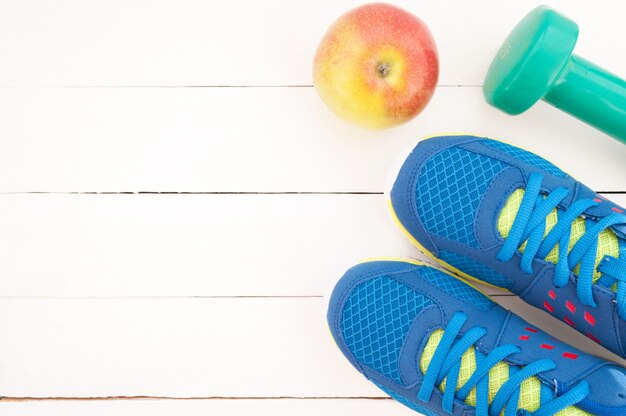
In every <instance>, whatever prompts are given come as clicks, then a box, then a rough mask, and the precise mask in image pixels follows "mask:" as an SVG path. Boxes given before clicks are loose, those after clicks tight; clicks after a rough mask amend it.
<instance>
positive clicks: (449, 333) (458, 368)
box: [328, 260, 626, 416]
mask: <svg viewBox="0 0 626 416" xmlns="http://www.w3.org/2000/svg"><path fill="white" fill-rule="evenodd" d="M328 323H329V326H330V330H331V333H332V335H333V338H334V339H335V342H336V343H337V345H338V346H339V348H340V349H341V351H342V352H343V354H344V355H345V356H346V358H347V359H348V360H349V361H350V363H352V365H353V366H354V367H355V368H356V369H357V370H359V371H360V372H361V373H362V374H363V375H364V376H365V377H366V378H367V379H369V380H370V381H372V382H373V383H374V384H376V385H377V386H378V387H379V388H380V389H382V390H383V391H384V392H385V393H387V394H388V395H390V396H391V397H392V398H394V399H396V400H397V401H399V402H400V403H402V404H404V405H405V406H408V407H409V408H411V409H413V410H415V411H417V412H419V413H422V414H424V415H428V416H431V415H458V416H461V415H463V416H472V415H476V416H496V415H501V414H503V415H504V416H516V415H517V416H521V415H534V416H552V415H555V414H556V415H559V416H586V415H590V414H594V415H607V416H608V415H611V416H614V415H626V370H624V369H622V368H620V367H618V366H616V365H615V364H612V363H610V362H608V361H604V360H602V359H600V358H597V357H593V356H591V355H587V354H585V353H583V352H581V351H578V350H576V349H574V348H573V347H571V346H569V345H567V344H564V343H562V342H560V341H557V340H555V339H553V338H551V337H550V336H548V335H547V334H545V333H544V332H542V331H540V330H539V329H537V328H536V327H534V326H532V325H529V324H528V323H526V322H525V321H523V320H522V319H521V318H519V317H517V316H516V315H514V314H513V313H511V312H509V311H506V310H505V309H503V308H501V307H500V306H498V305H497V304H495V303H494V302H492V301H491V300H490V299H489V298H488V297H486V296H485V295H483V294H482V293H480V292H479V291H478V290H476V289H474V288H473V287H472V286H470V285H469V284H467V283H464V282H462V281H461V280H458V279H457V278H455V277H453V275H451V274H448V273H446V272H443V271H440V270H438V269H435V268H432V267H430V266H427V265H425V264H423V263H419V262H409V261H401V260H385V261H370V262H365V263H361V264H359V265H357V266H355V267H353V268H352V269H350V270H348V272H346V274H345V275H344V276H343V278H342V279H341V280H340V281H339V283H338V284H337V286H336V287H335V290H334V291H333V294H332V296H331V297H330V300H329V308H328Z"/></svg>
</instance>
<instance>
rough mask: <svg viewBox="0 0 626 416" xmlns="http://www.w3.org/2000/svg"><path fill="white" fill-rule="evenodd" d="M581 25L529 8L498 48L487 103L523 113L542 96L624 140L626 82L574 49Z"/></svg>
mask: <svg viewBox="0 0 626 416" xmlns="http://www.w3.org/2000/svg"><path fill="white" fill-rule="evenodd" d="M577 39H578V25H577V24H576V23H575V22H573V21H572V20H570V19H568V18H567V17H565V16H563V15H561V14H559V13H557V12H556V11H554V10H552V9H550V8H549V7H547V6H539V7H537V8H536V9H534V10H533V11H531V12H530V13H529V14H528V15H527V16H526V17H525V18H524V19H523V20H522V21H521V22H520V23H519V24H518V25H517V26H516V27H515V29H513V32H511V34H510V35H509V36H508V38H507V39H506V40H505V42H504V44H503V45H502V46H501V47H500V50H499V51H498V54H497V55H496V58H495V59H494V61H493V62H492V63H491V67H490V68H489V71H488V73H487V77H486V79H485V83H484V87H483V92H484V95H485V98H486V100H487V102H489V103H490V104H491V105H493V106H494V107H497V108H499V109H500V110H502V111H504V112H506V113H509V114H513V115H515V114H520V113H522V112H524V111H526V110H528V109H529V108H530V107H532V105H533V104H535V103H536V102H537V101H539V100H540V99H543V100H544V101H547V102H548V103H550V104H552V105H553V106H555V107H557V108H560V109H561V110H563V111H565V112H567V113H569V114H571V115H573V116H574V117H577V118H578V119H580V120H583V121H584V122H586V123H588V124H590V125H592V126H594V127H596V128H597V129H599V130H601V131H603V132H605V133H607V134H609V135H611V136H613V137H615V138H617V139H619V140H621V141H623V142H626V81H624V80H623V79H620V78H619V77H617V76H615V75H613V74H611V73H609V72H608V71H605V70H604V69H602V68H600V67H598V66H596V65H594V64H593V63H591V62H589V61H587V60H585V59H583V58H580V57H578V56H576V55H573V54H572V51H573V50H574V46H575V45H576V40H577Z"/></svg>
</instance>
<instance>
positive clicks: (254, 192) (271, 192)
mask: <svg viewBox="0 0 626 416" xmlns="http://www.w3.org/2000/svg"><path fill="white" fill-rule="evenodd" d="M596 193H598V194H606V195H621V194H626V191H596ZM1 195H384V192H365V191H355V192H348V191H303V192H300V191H201V192H200V191H196V192H193V191H104V192H99V191H80V192H79V191H66V192H61V191H59V192H49V191H26V192H0V196H1Z"/></svg>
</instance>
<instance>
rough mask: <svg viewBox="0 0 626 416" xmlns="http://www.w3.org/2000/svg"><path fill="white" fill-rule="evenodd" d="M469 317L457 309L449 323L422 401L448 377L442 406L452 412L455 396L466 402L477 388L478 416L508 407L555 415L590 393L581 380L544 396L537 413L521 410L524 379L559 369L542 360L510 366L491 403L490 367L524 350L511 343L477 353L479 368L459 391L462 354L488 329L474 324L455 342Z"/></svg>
mask: <svg viewBox="0 0 626 416" xmlns="http://www.w3.org/2000/svg"><path fill="white" fill-rule="evenodd" d="M466 320H467V315H466V314H465V313H463V312H456V313H455V314H454V315H453V316H452V319H451V320H450V322H449V324H448V325H447V326H446V329H445V331H444V335H443V337H442V338H441V341H440V342H439V345H438V346H437V349H436V350H435V354H434V355H433V357H432V359H431V361H430V364H429V365H428V369H427V370H426V374H425V375H424V380H423V382H422V386H421V388H420V390H419V392H418V394H417V398H418V399H419V400H421V401H422V402H428V401H430V397H431V395H432V392H433V390H434V389H435V388H436V386H439V385H440V384H441V382H442V381H443V379H444V378H446V377H447V379H446V387H445V389H444V393H443V400H442V407H443V409H444V411H445V412H447V413H448V414H452V412H453V406H454V399H458V400H461V401H465V399H466V398H467V396H468V395H469V393H470V392H471V391H472V389H473V388H474V387H476V416H498V415H500V414H501V413H502V410H503V409H505V412H504V415H505V416H516V415H521V414H523V415H532V416H551V415H554V414H555V413H557V412H559V411H561V410H563V409H565V408H567V407H569V406H573V405H575V404H576V403H579V402H580V401H582V400H584V399H585V398H586V397H587V396H588V395H589V384H588V383H587V382H586V381H582V382H580V383H578V384H577V385H576V386H575V387H574V388H572V389H571V390H569V391H568V392H566V393H565V394H563V395H561V396H559V397H557V398H555V399H553V400H550V401H548V399H545V398H542V400H541V402H542V405H541V407H540V408H539V409H537V410H536V411H534V412H532V413H531V412H529V411H527V410H524V409H520V410H518V409H517V405H518V401H519V396H520V386H521V384H522V382H524V381H525V380H526V379H529V378H531V377H533V376H535V375H537V374H539V373H542V372H544V371H550V370H553V369H554V368H556V364H555V363H554V361H552V360H548V359H541V360H538V361H535V362H533V363H530V364H528V365H527V366H525V367H522V368H518V367H515V366H509V379H508V380H507V381H506V382H504V384H503V385H502V387H500V389H499V390H498V392H497V393H496V395H495V397H494V399H493V401H492V402H491V405H490V404H489V370H491V368H493V367H494V366H495V365H496V364H498V363H499V362H501V361H502V360H504V359H505V358H506V357H508V356H510V355H513V354H517V353H519V352H520V349H519V347H517V346H515V345H512V344H508V345H503V346H500V347H497V348H495V349H494V350H493V351H491V352H490V353H489V354H488V355H484V354H482V353H481V352H480V351H478V350H475V352H476V370H475V371H474V373H473V374H472V375H471V376H470V378H469V379H468V380H467V382H466V383H465V384H464V385H462V386H460V388H459V389H458V390H457V384H458V378H459V373H460V371H461V357H462V356H463V354H464V353H465V352H466V351H467V350H468V349H469V348H471V347H472V346H473V345H474V344H475V343H476V342H477V341H478V340H479V339H480V338H482V337H483V336H484V335H485V334H486V333H487V331H486V330H485V329H484V328H481V327H473V328H471V329H470V330H469V331H467V332H466V333H465V335H463V337H461V339H460V340H459V341H457V342H456V343H455V340H456V339H457V336H458V335H459V332H460V330H461V328H462V326H463V324H464V323H465V321H466Z"/></svg>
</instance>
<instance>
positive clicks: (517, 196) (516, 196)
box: [498, 189, 626, 283]
mask: <svg viewBox="0 0 626 416" xmlns="http://www.w3.org/2000/svg"><path fill="white" fill-rule="evenodd" d="M523 198H524V190H523V189H517V190H515V191H514V192H513V193H512V194H511V196H509V198H508V200H507V201H506V203H505V204H504V207H503V208H502V210H501V211H500V214H499V216H498V231H499V232H500V235H501V236H502V237H504V238H506V237H508V235H509V232H510V231H511V227H513V222H514V221H515V217H516V216H517V212H518V211H519V207H520V205H521V203H522V199H523ZM604 201H605V202H606V203H607V205H608V204H609V203H610V202H609V201H607V200H604ZM558 211H560V212H562V211H561V210H560V209H558ZM557 221H558V214H557V208H555V209H554V210H553V211H552V212H551V213H550V214H549V215H548V216H547V217H546V230H545V234H544V235H547V234H548V233H549V232H550V231H551V230H552V228H553V227H554V226H555V225H556V223H557ZM595 222H596V221H595V220H593V219H584V218H583V217H578V218H577V219H576V220H575V221H574V222H573V223H572V228H571V237H570V246H569V249H568V250H571V249H572V247H573V246H574V244H575V243H576V242H578V240H579V239H580V238H581V237H582V236H583V235H584V234H585V231H586V229H587V228H588V227H589V226H591V225H592V224H593V223H595ZM525 247H526V243H524V244H523V245H522V246H521V247H520V249H519V250H520V251H521V252H522V253H523V252H524V248H525ZM604 256H611V257H616V258H621V259H624V260H626V239H624V238H623V236H619V235H618V234H616V233H615V231H614V230H613V229H611V228H609V229H606V230H604V231H602V233H600V235H599V236H598V250H597V252H596V265H595V266H596V267H595V268H597V266H598V264H599V262H600V261H601V260H602V258H603V257H604ZM557 260H558V245H557V247H555V248H554V249H553V250H552V251H551V252H550V253H549V254H548V256H547V257H546V261H549V262H551V263H556V262H557ZM595 268H594V269H595ZM574 273H575V274H577V273H578V268H576V269H574ZM599 278H600V272H598V271H596V272H595V273H594V276H593V281H594V283H595V282H596V281H597V280H598V279H599Z"/></svg>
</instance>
